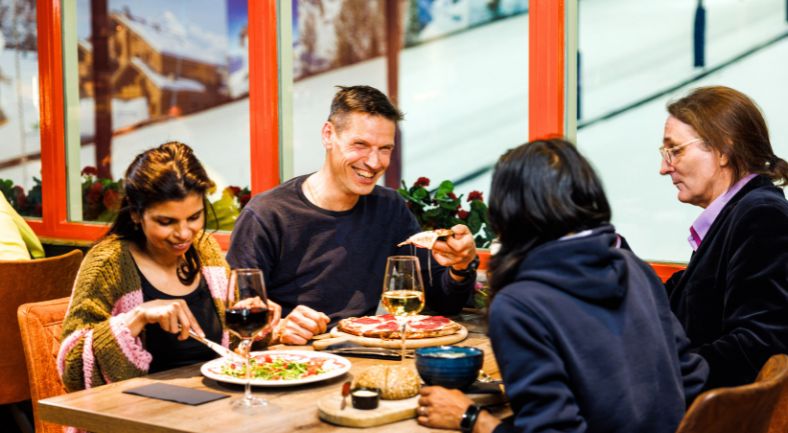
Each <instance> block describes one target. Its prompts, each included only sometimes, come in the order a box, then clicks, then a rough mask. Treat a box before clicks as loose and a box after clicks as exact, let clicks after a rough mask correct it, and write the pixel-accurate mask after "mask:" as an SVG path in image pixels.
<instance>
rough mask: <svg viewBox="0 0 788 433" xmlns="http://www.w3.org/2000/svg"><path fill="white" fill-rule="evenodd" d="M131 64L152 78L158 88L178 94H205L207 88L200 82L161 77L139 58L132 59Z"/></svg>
mask: <svg viewBox="0 0 788 433" xmlns="http://www.w3.org/2000/svg"><path fill="white" fill-rule="evenodd" d="M131 64H132V65H134V66H136V67H137V69H139V70H140V72H142V73H143V74H144V75H145V76H146V77H148V78H150V80H151V81H153V83H154V84H156V87H159V88H161V89H165V90H172V91H176V92H180V91H187V92H205V86H204V85H203V84H202V83H200V82H199V81H196V80H190V79H188V78H176V77H168V76H164V75H161V74H159V73H157V72H156V71H154V70H153V69H151V68H149V67H148V65H146V64H145V62H143V61H142V60H140V59H139V58H137V57H133V58H132V59H131Z"/></svg>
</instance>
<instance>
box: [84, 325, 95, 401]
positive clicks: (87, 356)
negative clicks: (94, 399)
mask: <svg viewBox="0 0 788 433" xmlns="http://www.w3.org/2000/svg"><path fill="white" fill-rule="evenodd" d="M94 361H95V359H94V358H93V330H92V329H91V330H89V331H88V332H87V333H86V334H85V343H84V345H83V346H82V376H83V377H84V380H85V389H90V388H92V387H93V363H94Z"/></svg>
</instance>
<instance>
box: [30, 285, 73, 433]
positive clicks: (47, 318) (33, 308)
mask: <svg viewBox="0 0 788 433" xmlns="http://www.w3.org/2000/svg"><path fill="white" fill-rule="evenodd" d="M68 302H69V298H68V297H66V298H60V299H54V300H51V301H43V302H34V303H30V304H24V305H22V306H20V307H19V311H18V313H17V315H18V319H19V330H20V331H21V333H22V345H23V346H24V349H25V358H26V359H27V375H28V378H29V380H30V398H31V400H32V401H33V418H34V419H35V428H36V433H62V431H63V426H61V425H58V424H51V423H48V422H43V421H41V418H40V417H39V416H38V401H39V400H41V399H43V398H47V397H53V396H56V395H60V394H65V392H66V390H65V389H64V388H63V383H62V382H61V381H60V376H59V375H58V372H57V353H58V349H59V348H60V339H61V334H62V329H63V319H64V318H65V317H66V310H67V309H68Z"/></svg>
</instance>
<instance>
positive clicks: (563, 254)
mask: <svg viewBox="0 0 788 433" xmlns="http://www.w3.org/2000/svg"><path fill="white" fill-rule="evenodd" d="M616 242H617V236H616V232H615V229H614V228H613V226H612V225H604V226H600V227H597V228H595V229H593V230H591V231H590V233H581V234H579V235H576V236H573V237H569V238H564V239H559V240H555V241H550V242H547V243H545V244H543V245H540V246H539V247H537V248H535V249H534V250H532V251H531V252H530V253H529V254H528V256H526V258H525V260H523V262H522V263H521V264H520V268H519V269H518V272H517V276H516V277H515V281H534V282H539V283H542V284H545V285H548V286H551V287H553V288H556V289H558V290H561V291H564V292H567V293H569V294H571V295H572V296H575V297H578V298H581V299H583V300H586V301H588V302H593V303H604V304H608V303H618V302H620V301H621V300H622V299H623V298H624V295H626V291H627V289H626V282H625V280H626V277H627V266H626V259H625V258H624V253H623V252H622V251H621V249H620V248H618V247H616Z"/></svg>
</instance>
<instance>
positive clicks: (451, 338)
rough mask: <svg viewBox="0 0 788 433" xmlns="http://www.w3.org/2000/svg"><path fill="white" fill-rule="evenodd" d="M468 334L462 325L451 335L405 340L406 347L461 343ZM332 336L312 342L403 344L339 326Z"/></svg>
mask: <svg viewBox="0 0 788 433" xmlns="http://www.w3.org/2000/svg"><path fill="white" fill-rule="evenodd" d="M467 336H468V329H466V328H465V327H464V326H462V325H460V330H459V331H457V332H456V333H454V334H451V335H442V336H440V337H432V338H417V339H412V340H405V348H407V349H415V348H417V347H430V346H443V345H446V344H454V343H459V342H460V341H462V340H465V338H466V337H467ZM331 337H332V338H327V339H323V340H317V341H315V342H314V343H313V344H312V346H313V347H314V348H315V349H316V350H323V349H325V348H326V347H328V346H330V345H332V344H336V343H341V342H343V341H352V342H353V343H358V344H360V345H362V346H370V347H385V348H387V349H399V348H400V347H401V344H402V343H401V341H400V340H399V339H395V340H383V339H380V338H372V337H361V336H358V335H353V334H348V333H346V332H342V331H340V330H339V329H337V328H334V329H332V330H331Z"/></svg>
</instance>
